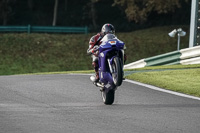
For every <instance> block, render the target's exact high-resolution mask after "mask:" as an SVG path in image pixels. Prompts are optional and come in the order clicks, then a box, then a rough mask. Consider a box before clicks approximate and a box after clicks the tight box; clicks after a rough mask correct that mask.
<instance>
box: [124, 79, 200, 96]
mask: <svg viewBox="0 0 200 133" xmlns="http://www.w3.org/2000/svg"><path fill="white" fill-rule="evenodd" d="M125 81H126V82H129V83H133V84H137V85H140V86H144V87H147V88H150V89H152V90H157V91H161V92H165V93H170V94H173V95H177V96H181V97H186V98H191V99H195V100H200V98H199V97H195V96H190V95H186V94H182V93H178V92H174V91H170V90H165V89H162V88H159V87H155V86H152V85H148V84H144V83H140V82H137V81H133V80H128V79H126V80H125Z"/></svg>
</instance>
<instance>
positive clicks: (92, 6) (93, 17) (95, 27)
mask: <svg viewBox="0 0 200 133" xmlns="http://www.w3.org/2000/svg"><path fill="white" fill-rule="evenodd" d="M94 4H95V3H94V2H91V15H92V24H93V25H94V29H95V30H96V29H97V23H96V10H95V7H94Z"/></svg>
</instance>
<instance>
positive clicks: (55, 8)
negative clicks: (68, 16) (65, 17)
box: [52, 0, 58, 26]
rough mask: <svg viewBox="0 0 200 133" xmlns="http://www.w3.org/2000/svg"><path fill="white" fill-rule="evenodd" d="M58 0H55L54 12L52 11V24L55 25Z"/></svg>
mask: <svg viewBox="0 0 200 133" xmlns="http://www.w3.org/2000/svg"><path fill="white" fill-rule="evenodd" d="M57 10H58V0H55V5H54V13H53V24H52V25H53V26H56V21H57Z"/></svg>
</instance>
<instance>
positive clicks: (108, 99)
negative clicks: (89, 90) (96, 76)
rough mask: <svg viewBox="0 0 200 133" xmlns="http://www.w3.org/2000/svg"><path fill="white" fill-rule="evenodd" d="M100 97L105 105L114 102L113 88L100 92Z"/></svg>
mask: <svg viewBox="0 0 200 133" xmlns="http://www.w3.org/2000/svg"><path fill="white" fill-rule="evenodd" d="M101 95H102V98H103V102H104V104H106V105H111V104H113V102H114V99H115V90H114V89H112V90H109V91H108V92H106V91H105V90H104V91H102V92H101Z"/></svg>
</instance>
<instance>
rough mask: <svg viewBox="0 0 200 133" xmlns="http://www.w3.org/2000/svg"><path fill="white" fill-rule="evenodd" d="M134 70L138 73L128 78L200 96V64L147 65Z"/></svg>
mask: <svg viewBox="0 0 200 133" xmlns="http://www.w3.org/2000/svg"><path fill="white" fill-rule="evenodd" d="M144 70H146V71H144ZM151 70H153V71H151ZM138 71H139V72H138ZM133 72H137V73H133V74H131V75H128V76H127V77H126V78H127V79H131V80H135V81H139V82H142V83H146V84H150V85H154V86H157V87H161V88H164V89H168V90H172V91H176V92H181V93H185V94H189V95H193V96H197V97H200V82H199V81H200V65H175V66H157V67H146V68H142V69H135V70H133Z"/></svg>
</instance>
